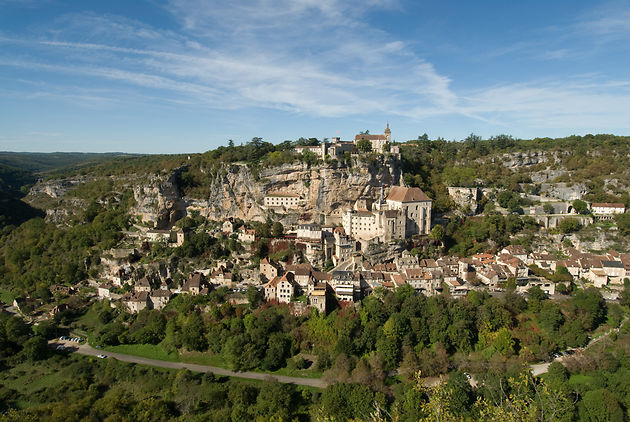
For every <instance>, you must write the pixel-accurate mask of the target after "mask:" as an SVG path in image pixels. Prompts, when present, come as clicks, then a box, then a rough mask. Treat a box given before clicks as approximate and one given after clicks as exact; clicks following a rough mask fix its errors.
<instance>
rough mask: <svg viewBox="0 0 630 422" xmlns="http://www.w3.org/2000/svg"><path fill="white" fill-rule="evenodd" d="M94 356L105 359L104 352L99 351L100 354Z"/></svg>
mask: <svg viewBox="0 0 630 422" xmlns="http://www.w3.org/2000/svg"><path fill="white" fill-rule="evenodd" d="M96 357H97V358H99V359H105V358H106V357H107V355H104V354H102V353H100V354H98V355H96Z"/></svg>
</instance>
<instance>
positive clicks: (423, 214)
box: [342, 186, 432, 241]
mask: <svg viewBox="0 0 630 422" xmlns="http://www.w3.org/2000/svg"><path fill="white" fill-rule="evenodd" d="M431 203H432V201H431V198H429V197H428V196H427V195H426V194H425V193H424V192H422V190H421V189H420V188H405V187H400V186H394V187H392V188H391V190H390V192H389V195H388V196H387V199H386V200H385V201H383V200H382V199H381V200H379V201H378V202H377V203H375V204H373V206H372V211H367V210H348V211H347V212H346V213H345V214H344V215H343V217H342V224H343V228H344V230H345V232H346V234H348V235H349V236H352V237H355V238H357V239H362V240H372V239H375V238H378V239H380V240H382V241H389V240H391V239H404V238H408V237H411V236H413V235H415V234H422V235H426V234H429V232H430V231H431Z"/></svg>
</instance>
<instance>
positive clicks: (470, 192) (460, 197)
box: [447, 186, 481, 213]
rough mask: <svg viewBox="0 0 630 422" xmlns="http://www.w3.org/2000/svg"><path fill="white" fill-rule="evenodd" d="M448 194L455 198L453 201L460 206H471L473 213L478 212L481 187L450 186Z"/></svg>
mask: <svg viewBox="0 0 630 422" xmlns="http://www.w3.org/2000/svg"><path fill="white" fill-rule="evenodd" d="M447 189H448V194H449V196H450V197H451V198H452V199H453V202H455V204H456V205H457V206H458V207H460V208H462V209H463V208H466V207H470V210H471V211H472V212H473V213H476V212H477V207H478V205H479V204H478V201H479V199H480V198H481V191H480V190H479V188H461V187H453V186H449V187H448V188H447Z"/></svg>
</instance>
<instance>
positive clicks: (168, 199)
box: [131, 168, 186, 229]
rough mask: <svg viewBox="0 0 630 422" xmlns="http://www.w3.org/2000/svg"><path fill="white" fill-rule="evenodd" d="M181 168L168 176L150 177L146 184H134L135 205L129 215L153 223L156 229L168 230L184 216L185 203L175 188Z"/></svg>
mask: <svg viewBox="0 0 630 422" xmlns="http://www.w3.org/2000/svg"><path fill="white" fill-rule="evenodd" d="M182 170H183V168H180V169H176V170H175V171H174V172H173V173H172V174H170V175H168V176H164V175H155V176H152V177H151V178H150V179H149V181H148V182H147V183H142V184H135V185H134V186H133V187H132V188H133V196H134V199H135V202H136V203H135V205H134V206H133V207H132V209H131V213H132V214H135V215H137V216H138V217H139V218H140V219H141V220H142V221H144V222H154V223H155V227H156V228H158V229H163V228H169V227H171V226H172V225H173V224H174V223H175V222H176V221H177V220H179V219H180V218H181V217H183V216H185V215H186V203H185V201H183V200H182V198H181V194H180V192H179V189H178V187H177V177H178V175H179V173H180V172H181V171H182Z"/></svg>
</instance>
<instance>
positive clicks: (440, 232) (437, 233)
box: [429, 224, 444, 241]
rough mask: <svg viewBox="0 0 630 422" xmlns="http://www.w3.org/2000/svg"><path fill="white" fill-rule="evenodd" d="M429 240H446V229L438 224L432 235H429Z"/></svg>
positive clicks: (432, 230)
mask: <svg viewBox="0 0 630 422" xmlns="http://www.w3.org/2000/svg"><path fill="white" fill-rule="evenodd" d="M429 238H431V239H433V240H436V241H441V240H442V239H444V227H443V226H442V225H440V224H436V225H435V226H434V227H433V228H432V229H431V233H429Z"/></svg>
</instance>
